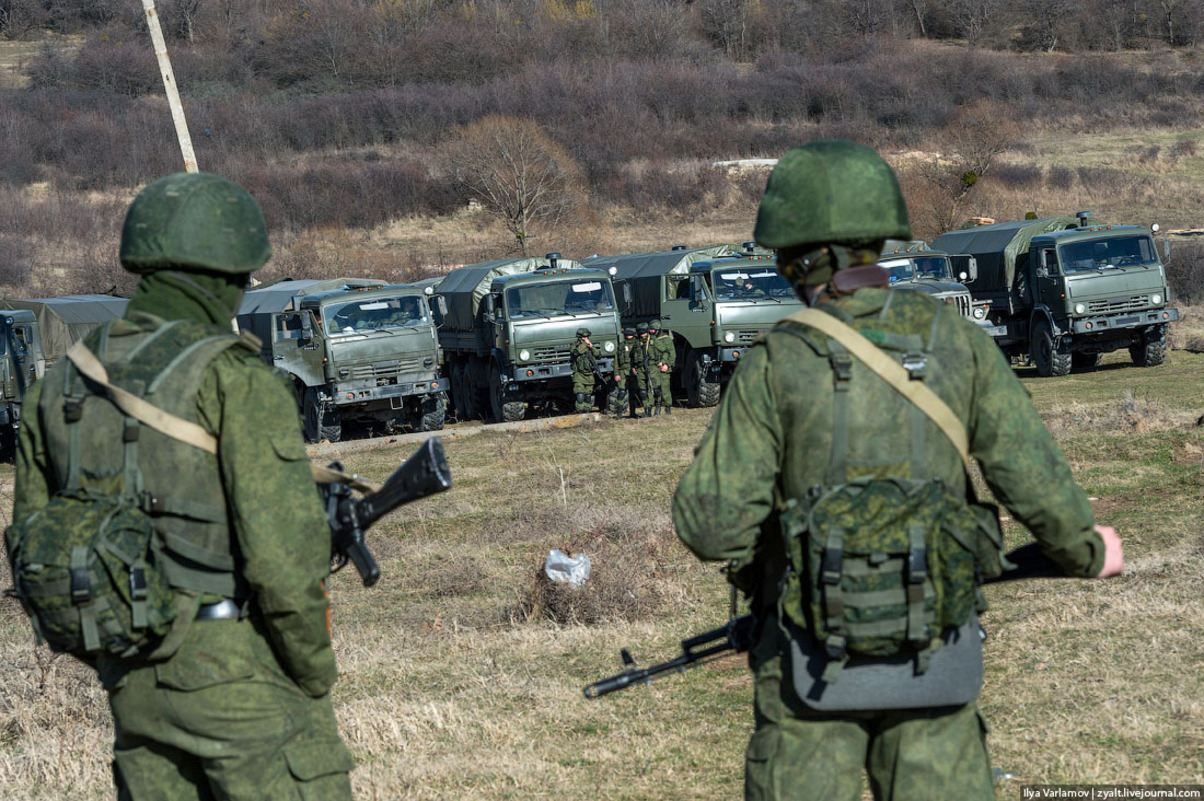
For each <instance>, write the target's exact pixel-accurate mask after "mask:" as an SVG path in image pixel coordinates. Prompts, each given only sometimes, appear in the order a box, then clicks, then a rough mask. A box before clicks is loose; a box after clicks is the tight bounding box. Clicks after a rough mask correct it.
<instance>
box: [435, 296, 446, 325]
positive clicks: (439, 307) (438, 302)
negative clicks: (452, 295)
mask: <svg viewBox="0 0 1204 801" xmlns="http://www.w3.org/2000/svg"><path fill="white" fill-rule="evenodd" d="M435 311H436V312H437V313H438V314H439V322H443V318H444V317H446V316H447V298H445V297H443V296H442V295H436V296H435Z"/></svg>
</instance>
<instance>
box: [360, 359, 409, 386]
mask: <svg viewBox="0 0 1204 801" xmlns="http://www.w3.org/2000/svg"><path fill="white" fill-rule="evenodd" d="M420 369H421V363H420V362H419V360H418V359H400V360H398V361H392V362H377V363H376V364H361V365H358V366H356V367H352V368H351V379H352V380H354V381H373V380H374V381H376V384H377V386H382V385H384V384H396V383H397V377H398V376H400V375H404V374H405V373H416V372H418V371H419V370H420Z"/></svg>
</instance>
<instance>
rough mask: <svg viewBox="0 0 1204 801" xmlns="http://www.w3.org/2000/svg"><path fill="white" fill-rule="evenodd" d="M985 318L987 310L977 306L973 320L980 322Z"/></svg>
mask: <svg viewBox="0 0 1204 801" xmlns="http://www.w3.org/2000/svg"><path fill="white" fill-rule="evenodd" d="M986 316H987V310H986V309H984V308H983V307H982V306H978V307H976V308H975V309H974V319H975V320H981V319H982V318H984V317H986Z"/></svg>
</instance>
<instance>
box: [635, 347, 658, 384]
mask: <svg viewBox="0 0 1204 801" xmlns="http://www.w3.org/2000/svg"><path fill="white" fill-rule="evenodd" d="M631 366H632V367H634V368H635V372H636V374H637V375H640V376H642V375H644V372H645V371H647V370H652V369H655V367H656V362H655V361H653V354H652V339H651V338H648V339H641V338H640V337H636V338H635V344H634V345H632V346H631Z"/></svg>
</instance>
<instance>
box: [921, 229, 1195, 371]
mask: <svg viewBox="0 0 1204 801" xmlns="http://www.w3.org/2000/svg"><path fill="white" fill-rule="evenodd" d="M1156 230H1157V229H1156V227H1154V228H1153V229H1151V228H1145V227H1142V226H1136V225H1102V224H1097V223H1095V222H1093V221H1092V220H1091V215H1090V212H1079V213H1078V214H1076V215H1075V216H1073V217H1071V216H1065V217H1049V218H1046V219H1039V220H1017V221H1015V222H1004V223H997V224H994V225H983V226H977V227H972V228H966V229H963V230H960V231H950V232H948V233H945V234H941V235H940V236H939V237H937V238H936V240H935V241H934V242H933V247H934V248H936V249H937V250H944V251H946V252H956V253H968V254H970V255H972V256H974V258H975V259H976V260H977V262H978V275H977V276H976V278H975V280H974V281H973V282H971V283H970V290H971V292H972V293H973V295H974V298H975V300H978V301H988V302H990V304H991V305H990V311H989V312H988V317H989V319H990V320H991V322H992V324H993V325H995V326H998V327H1000V328H1002V329H1003V330H1002V332H1000V333H998V334H997V335H996V337H995V341H996V342H997V343H998V344H999V346H1000V347H1001V348H1002V349H1003V351H1004V353H1006V354H1007V355H1008V356H1009V357H1011V358H1012V359H1013V360H1019V359H1028V360H1030V361H1031V362H1032V363H1033V364H1034V365H1035V366H1036V368H1037V373H1038V374H1040V375H1042V376H1051V375H1066V374H1067V373H1069V372H1070V371H1071V369H1072V368H1075V367H1080V368H1084V367H1094V366H1095V365H1096V364H1097V363H1098V362H1099V358H1100V355H1101V354H1104V353H1109V352H1111V351H1114V350H1119V349H1120V348H1128V349H1129V354H1130V356H1131V357H1132V359H1133V363H1134V364H1137V365H1140V366H1153V365H1156V364H1161V363H1162V361H1163V359H1164V358H1165V355H1166V332H1167V325H1168V324H1169V323H1171V322H1173V321H1175V320H1178V319H1179V312H1178V310H1177V309H1175V308H1172V307H1171V306H1169V305H1168V301H1169V297H1168V295H1169V292H1168V286H1167V282H1166V271H1165V269H1164V268H1163V266H1162V262H1161V261H1160V260H1159V257H1158V250H1157V248H1156V247H1155V243H1154V238H1153V235H1152V234H1153V232H1154V231H1156Z"/></svg>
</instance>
